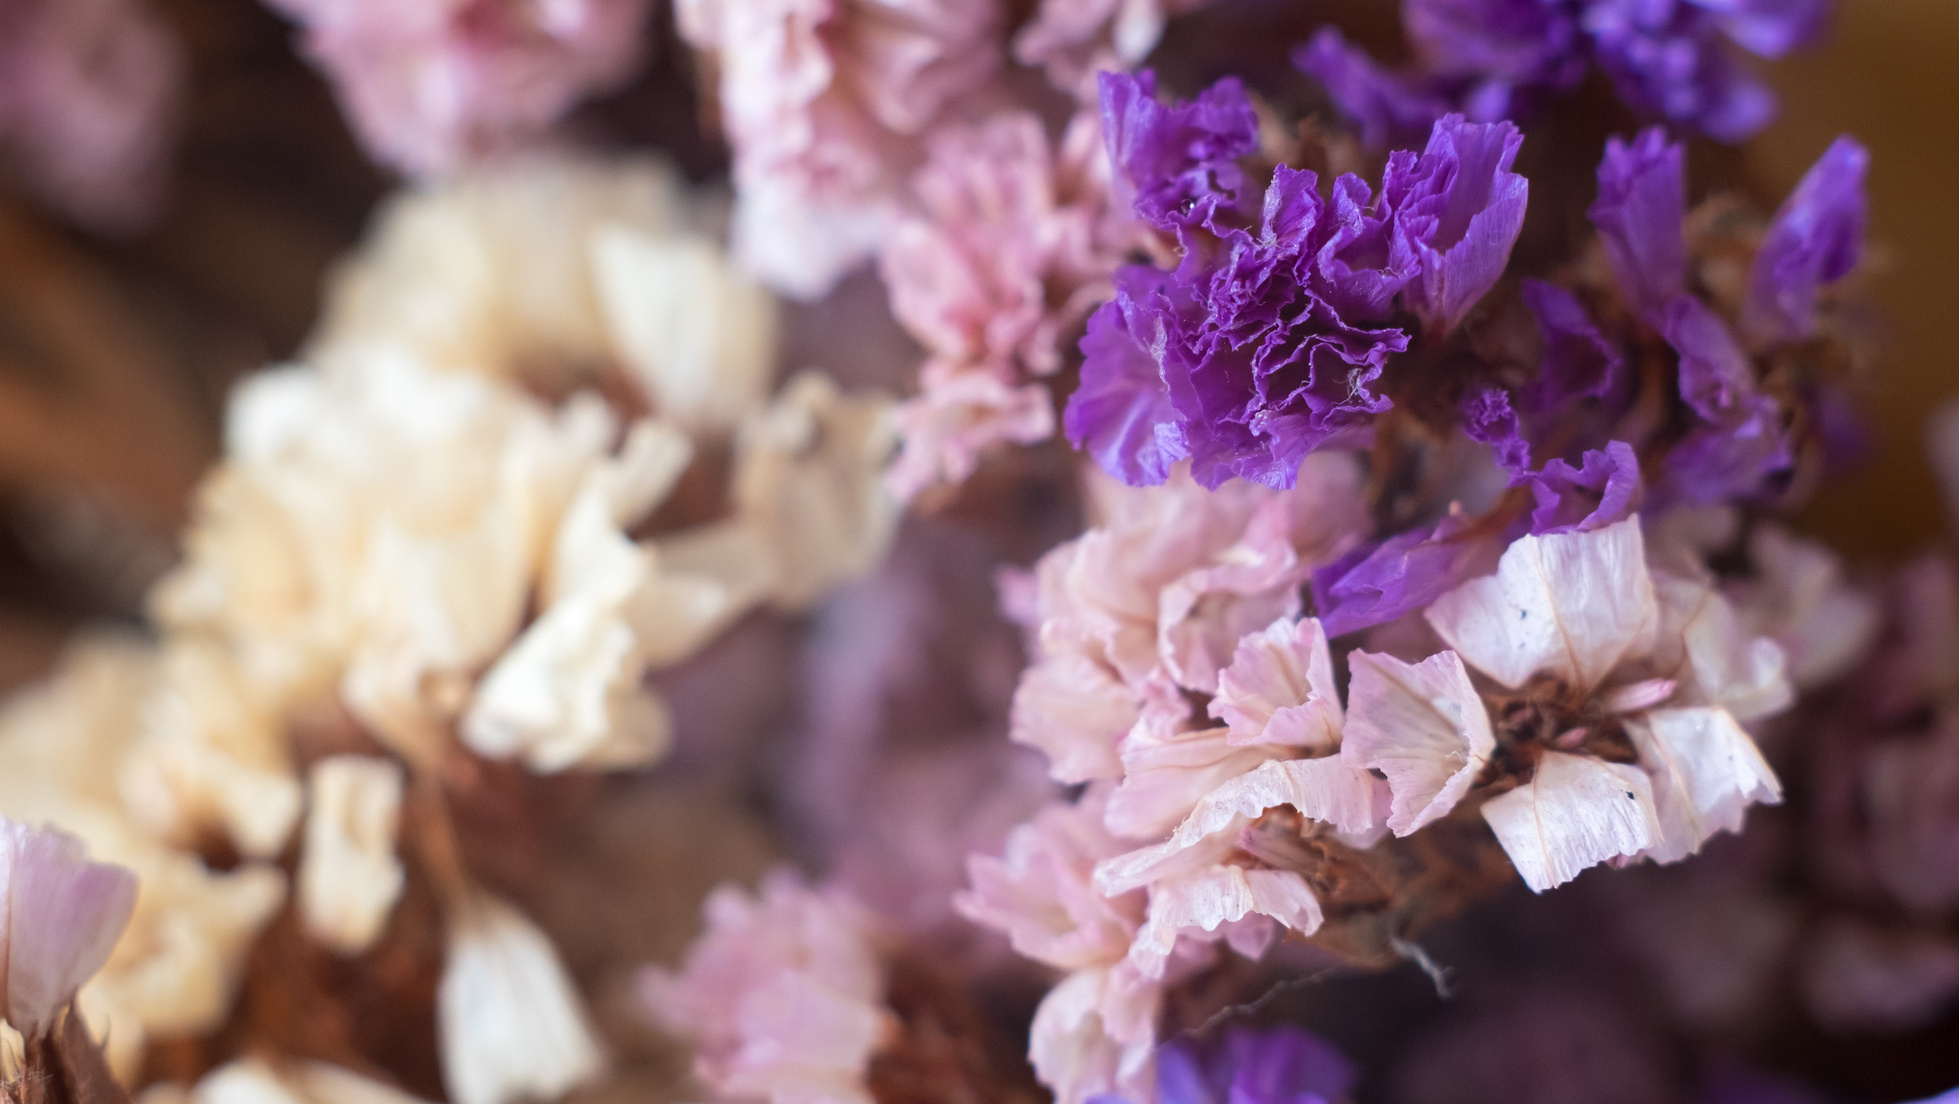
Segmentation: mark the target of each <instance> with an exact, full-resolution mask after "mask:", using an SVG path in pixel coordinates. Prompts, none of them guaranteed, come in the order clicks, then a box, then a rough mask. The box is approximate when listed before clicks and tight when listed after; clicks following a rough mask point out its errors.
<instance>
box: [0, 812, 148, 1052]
mask: <svg viewBox="0 0 1959 1104" xmlns="http://www.w3.org/2000/svg"><path fill="white" fill-rule="evenodd" d="M0 905H4V911H0V998H4V1001H5V1003H4V1004H0V1019H4V1020H6V1021H7V1023H9V1024H11V1025H13V1027H14V1029H15V1030H17V1031H19V1032H20V1033H21V1034H22V1035H24V1036H26V1037H27V1038H28V1039H30V1040H32V1039H35V1038H37V1037H39V1036H41V1035H43V1034H45V1033H46V1032H47V1031H49V1030H50V1029H51V1028H53V1027H54V1022H55V1017H56V1016H57V1015H59V1014H60V1012H61V1010H62V1009H63V1008H66V1007H67V1006H68V1003H69V1002H70V1001H71V1000H73V999H74V997H75V991H76V990H78V989H80V988H81V987H82V983H83V982H86V981H87V980H88V979H89V978H91V977H93V976H94V975H95V972H96V971H97V970H100V969H101V968H102V965H103V963H105V962H107V961H108V960H109V952H110V951H111V950H113V949H115V946H116V940H117V939H119V938H120V937H121V936H122V930H123V928H125V927H127V926H128V925H129V918H130V916H131V915H133V914H134V912H135V910H136V876H135V875H134V874H132V873H130V872H129V871H128V870H125V869H123V868H122V867H120V866H110V865H108V864H106V863H95V862H90V861H89V859H88V845H87V844H85V843H83V842H82V841H81V840H79V839H77V838H76V837H74V836H71V835H69V834H67V833H66V832H62V831H58V830H56V829H54V828H30V827H28V826H27V825H25V824H19V823H16V822H14V821H12V820H8V819H6V818H4V817H0Z"/></svg>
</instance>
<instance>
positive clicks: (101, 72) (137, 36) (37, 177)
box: [0, 0, 184, 231]
mask: <svg viewBox="0 0 1959 1104" xmlns="http://www.w3.org/2000/svg"><path fill="white" fill-rule="evenodd" d="M183 67H184V61H183V57H182V52H181V50H180V48H179V47H178V45H177V41H176V39H175V38H174V37H173V36H172V35H171V33H170V31H169V30H168V28H166V27H165V26H164V25H163V24H162V23H161V22H160V21H159V20H158V19H157V18H156V17H155V15H153V14H152V13H151V11H150V9H149V5H148V4H147V3H146V2H145V0H0V161H4V162H5V163H6V165H5V168H6V170H7V171H8V172H9V174H10V175H12V176H13V177H15V178H16V179H17V180H18V181H19V182H20V183H21V185H22V186H24V187H25V188H26V189H27V190H28V191H29V192H31V193H33V194H34V195H35V196H36V197H37V198H39V199H40V200H41V201H42V202H44V203H47V204H49V205H50V206H52V207H55V208H56V209H58V210H60V211H61V212H62V213H63V214H65V215H67V216H68V217H70V218H72V219H74V220H75V221H76V222H79V223H81V224H82V225H84V226H87V227H90V228H92V229H98V230H108V231H127V230H133V229H135V228H137V227H138V226H140V225H141V224H142V223H143V222H144V221H145V220H146V219H148V218H149V217H150V216H151V215H152V214H154V213H155V210H156V207H157V203H158V201H159V199H160V198H161V192H162V187H163V175H164V168H165V162H166V160H167V154H168V152H169V147H170V140H171V137H172V135H173V132H174V125H173V124H174V122H175V119H174V115H175V109H176V106H177V100H178V97H179V95H180V92H181V88H180V85H181V82H182V76H183Z"/></svg>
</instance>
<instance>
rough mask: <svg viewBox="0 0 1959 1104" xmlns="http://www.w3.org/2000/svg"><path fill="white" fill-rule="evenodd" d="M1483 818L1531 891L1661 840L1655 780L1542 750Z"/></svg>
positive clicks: (1486, 807)
mask: <svg viewBox="0 0 1959 1104" xmlns="http://www.w3.org/2000/svg"><path fill="white" fill-rule="evenodd" d="M1483 819H1484V820H1485V821H1487V822H1489V825H1490V830H1491V831H1493V832H1495V833H1496V839H1497V842H1498V843H1500V844H1502V845H1503V850H1504V852H1505V853H1507V854H1508V855H1509V856H1510V861H1511V862H1512V863H1514V864H1515V865H1516V867H1517V873H1519V874H1521V875H1523V879H1524V884H1525V885H1527V886H1529V887H1530V888H1531V891H1532V892H1533V893H1542V892H1544V891H1545V890H1547V889H1551V888H1553V887H1555V886H1560V885H1563V884H1564V883H1566V882H1568V881H1570V880H1572V879H1573V878H1576V877H1577V876H1578V875H1579V874H1581V873H1583V872H1584V871H1585V870H1586V869H1587V868H1589V867H1593V866H1596V865H1598V864H1599V863H1602V862H1605V861H1606V860H1607V859H1616V858H1619V857H1621V856H1627V855H1637V854H1639V853H1641V852H1642V851H1645V850H1646V849H1647V848H1649V847H1651V846H1653V844H1654V842H1655V841H1657V840H1658V839H1659V838H1660V825H1659V821H1658V819H1657V818H1656V816H1655V814H1654V810H1653V788H1652V783H1650V782H1649V781H1648V780H1647V778H1646V775H1645V774H1644V773H1643V772H1641V771H1640V770H1639V768H1637V767H1631V766H1627V765H1625V764H1623V763H1608V762H1606V761H1604V760H1602V759H1594V758H1591V757H1590V756H1583V755H1568V754H1566V753H1564V752H1561V751H1547V752H1545V753H1544V757H1543V758H1542V759H1541V760H1539V761H1538V764H1537V773H1536V774H1535V775H1534V776H1533V777H1532V778H1531V780H1530V781H1529V782H1526V783H1524V784H1523V785H1521V786H1519V787H1517V788H1516V789H1514V790H1511V791H1510V792H1509V793H1507V794H1503V795H1501V796H1499V797H1494V798H1491V799H1490V800H1489V801H1487V802H1485V803H1484V804H1483Z"/></svg>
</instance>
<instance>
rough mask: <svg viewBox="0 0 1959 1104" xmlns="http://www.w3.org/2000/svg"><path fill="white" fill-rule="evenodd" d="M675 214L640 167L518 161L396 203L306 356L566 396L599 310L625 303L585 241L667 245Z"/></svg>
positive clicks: (667, 178)
mask: <svg viewBox="0 0 1959 1104" xmlns="http://www.w3.org/2000/svg"><path fill="white" fill-rule="evenodd" d="M681 210H682V207H681V198H680V189H679V181H678V180H677V179H676V177H675V175H674V174H673V172H672V171H671V170H670V169H668V168H667V167H666V166H665V165H663V164H660V163H659V162H657V161H653V160H650V159H639V160H625V161H616V162H608V161H603V160H598V159H580V158H575V157H551V158H532V159H524V160H518V161H516V162H513V163H511V164H509V165H505V166H501V167H495V168H486V169H483V170H479V171H476V172H472V173H465V174H463V175H461V176H459V177H457V178H456V179H455V180H453V181H450V182H447V183H444V184H440V185H434V186H430V187H426V188H422V189H417V190H413V191H407V192H403V193H400V194H399V195H397V196H395V197H394V198H393V199H391V200H390V201H389V202H388V203H387V205H386V206H384V207H383V208H382V211H381V214H380V216H379V217H378V218H377V219H376V220H375V223H374V226H373V229H371V230H370V231H369V233H368V238H367V241H366V243H365V245H364V246H363V247H362V248H361V249H360V251H358V252H357V253H355V254H354V255H353V256H351V257H349V258H348V259H347V260H345V261H343V262H342V263H341V266H340V268H339V270H338V271H337V272H336V273H335V275H334V277H333V281H332V285H331V287H330V288H329V290H328V293H327V301H326V306H325V310H324V315H323V319H322V321H321V323H320V326H319V329H318V331H317V332H316V333H315V334H314V335H313V338H312V342H311V350H312V353H313V354H319V353H327V352H330V351H331V350H334V349H338V348H344V347H351V346H359V345H365V344H373V343H377V342H378V343H385V344H392V345H405V346H406V347H407V348H408V349H410V350H411V351H413V352H414V353H415V354H417V356H419V358H420V359H421V360H422V361H423V362H424V363H426V364H429V365H431V366H434V367H438V368H450V369H459V370H464V371H471V372H482V373H488V374H491V375H496V376H502V377H506V378H518V377H522V378H528V379H532V380H535V381H536V382H538V383H540V384H542V385H544V386H545V387H546V388H547V389H548V390H551V391H559V390H562V389H563V388H564V386H565V385H566V384H568V383H570V382H572V381H573V380H574V379H576V374H577V372H578V371H579V370H581V369H583V368H589V367H590V366H592V365H593V364H594V362H596V361H599V360H601V359H603V358H604V357H605V356H606V354H607V350H608V349H609V347H610V343H609V340H608V335H607V322H606V306H605V303H604V301H605V299H608V298H612V297H613V296H616V295H621V294H624V293H622V292H619V291H609V292H605V293H601V291H600V286H599V284H600V280H601V278H602V273H601V272H600V271H598V270H595V268H594V265H593V259H592V250H593V248H594V243H595V242H596V241H597V240H598V239H599V238H600V237H602V236H605V235H610V234H615V233H619V232H630V233H634V234H639V235H645V236H646V237H648V238H650V239H652V240H656V241H657V240H665V239H666V236H667V235H669V234H671V233H673V232H674V231H675V229H676V228H677V226H678V225H679V223H680V222H681ZM682 290H688V291H691V290H693V289H691V288H684V289H682ZM628 297H630V298H637V296H630V295H628Z"/></svg>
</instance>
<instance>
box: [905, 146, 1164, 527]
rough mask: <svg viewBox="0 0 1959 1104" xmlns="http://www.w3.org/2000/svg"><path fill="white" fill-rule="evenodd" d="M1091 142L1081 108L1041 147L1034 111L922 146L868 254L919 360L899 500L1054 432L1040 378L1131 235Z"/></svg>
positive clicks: (1101, 290)
mask: <svg viewBox="0 0 1959 1104" xmlns="http://www.w3.org/2000/svg"><path fill="white" fill-rule="evenodd" d="M1099 137H1100V130H1099V120H1098V118H1097V116H1096V115H1095V114H1094V113H1092V112H1084V113H1082V114H1080V115H1078V116H1077V117H1076V119H1075V120H1074V122H1072V123H1071V124H1070V126H1069V129H1068V132H1067V134H1066V136H1065V137H1064V138H1063V140H1062V143H1061V145H1060V147H1059V148H1058V149H1055V150H1051V149H1050V144H1049V141H1048V137H1047V134H1046V132H1045V130H1044V129H1043V127H1042V124H1041V121H1040V119H1039V118H1038V117H1036V116H1034V115H1032V114H1030V113H1026V112H1012V113H1007V114H1002V115H997V116H994V117H992V118H990V119H987V120H985V121H984V122H981V123H976V124H973V125H970V126H955V127H949V128H946V129H945V130H943V131H941V132H940V133H938V134H936V135H935V136H934V137H933V139H932V141H931V142H930V157H929V159H928V160H927V162H926V164H925V167H924V168H922V169H921V170H919V172H918V173H917V175H916V176H914V177H913V179H912V182H911V193H910V194H911V199H912V205H911V207H910V208H909V209H908V210H907V211H906V213H905V214H904V215H903V216H901V217H900V218H899V219H898V221H897V222H896V224H895V225H894V226H893V227H892V230H891V233H890V235H889V236H888V237H887V238H886V239H885V241H884V243H883V247H882V249H881V251H880V254H879V270H880V272H881V274H882V275H883V277H884V282H885V285H886V286H887V287H888V288H889V289H890V294H891V310H892V313H893V314H894V315H896V316H897V318H898V320H899V322H901V323H902V324H903V325H904V326H905V328H906V330H908V331H909V332H910V333H911V335H912V337H913V338H915V339H916V340H917V341H918V342H919V343H920V344H921V345H923V346H925V349H926V351H927V353H928V354H929V359H928V360H927V361H926V362H925V365H924V367H923V368H922V369H921V370H920V372H919V394H918V395H917V396H916V397H915V398H912V399H910V400H908V401H907V402H906V404H905V405H904V407H903V408H902V409H901V411H900V420H901V423H902V424H903V425H904V427H905V432H904V435H903V436H904V442H905V450H904V453H903V455H902V456H901V457H900V458H899V460H898V462H897V465H896V466H895V467H894V468H893V470H892V475H891V478H892V480H893V485H894V488H895V489H897V490H898V492H899V493H900V494H901V495H902V496H904V497H906V498H910V497H912V496H914V495H916V494H917V493H918V492H919V491H922V490H924V489H925V488H926V487H929V486H931V485H933V484H935V483H939V482H945V483H955V484H956V483H960V482H963V481H964V480H965V479H966V478H967V477H968V476H970V475H971V474H972V472H973V469H974V467H975V465H976V464H977V461H978V457H979V454H980V453H981V452H983V451H984V450H985V449H987V448H989V447H991V446H993V445H996V444H1000V443H1003V442H1015V443H1019V444H1033V443H1035V442H1038V441H1042V440H1045V439H1047V438H1048V437H1050V436H1052V435H1053V434H1054V428H1055V417H1054V401H1053V399H1052V397H1051V396H1050V395H1049V394H1048V390H1047V388H1046V387H1045V386H1044V385H1042V384H1040V383H1039V382H1038V381H1039V378H1040V377H1043V376H1047V375H1050V374H1052V373H1053V372H1054V371H1055V370H1056V369H1057V368H1059V367H1060V366H1061V352H1060V349H1059V348H1058V342H1059V340H1060V339H1061V338H1062V337H1063V336H1064V335H1066V334H1067V333H1069V332H1070V331H1071V330H1072V329H1073V328H1074V327H1075V326H1077V325H1079V324H1080V322H1081V321H1082V319H1083V318H1085V317H1086V316H1087V314H1088V312H1089V310H1090V309H1091V308H1093V307H1094V305H1095V304H1096V303H1098V302H1099V301H1101V300H1102V299H1104V298H1107V296H1108V294H1109V276H1110V273H1112V272H1113V271H1114V270H1115V268H1116V266H1117V265H1118V264H1120V263H1121V261H1122V258H1123V247H1124V245H1125V244H1127V241H1128V239H1129V238H1130V237H1131V236H1133V230H1132V229H1131V227H1132V225H1133V224H1132V223H1131V221H1130V220H1128V219H1126V218H1117V217H1114V216H1113V215H1112V213H1111V209H1110V205H1109V203H1108V191H1107V188H1106V187H1104V186H1103V184H1102V179H1101V176H1100V175H1099V174H1098V173H1096V172H1094V171H1091V170H1090V169H1089V168H1088V165H1087V163H1088V162H1091V161H1096V160H1101V159H1103V158H1104V157H1105V155H1104V154H1103V153H1102V150H1101V143H1100V141H1099Z"/></svg>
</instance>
